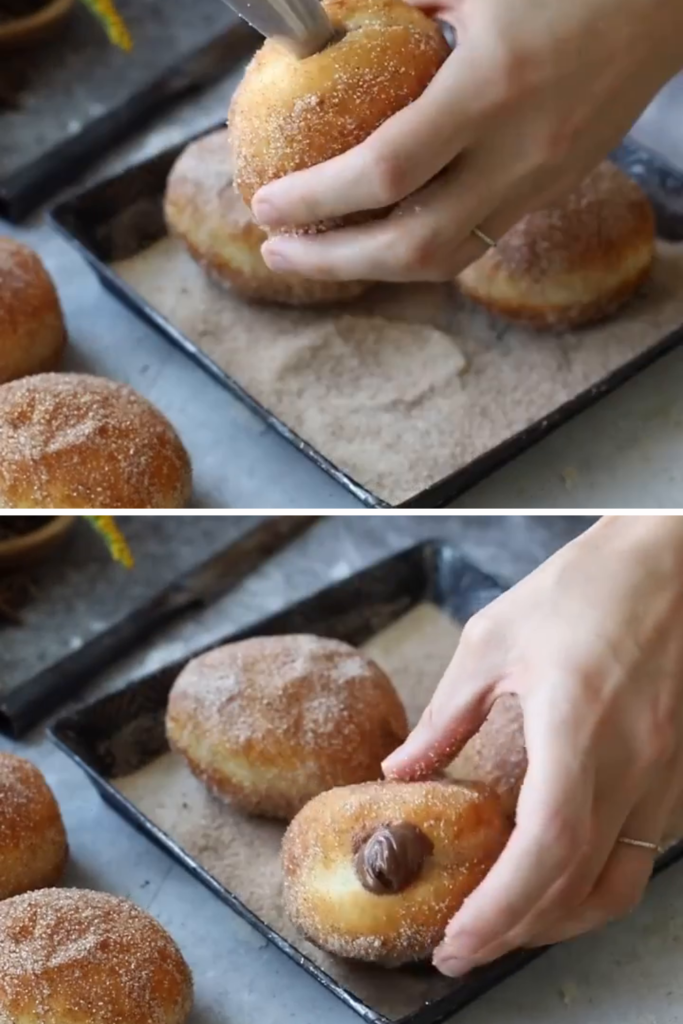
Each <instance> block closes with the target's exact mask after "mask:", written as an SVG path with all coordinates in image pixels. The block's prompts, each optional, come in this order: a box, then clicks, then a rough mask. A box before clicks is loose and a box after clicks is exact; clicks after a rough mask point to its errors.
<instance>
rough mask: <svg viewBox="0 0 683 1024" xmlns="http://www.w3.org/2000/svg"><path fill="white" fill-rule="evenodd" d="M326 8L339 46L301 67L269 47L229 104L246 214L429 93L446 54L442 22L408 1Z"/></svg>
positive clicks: (355, 1) (343, 2)
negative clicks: (275, 186) (278, 185)
mask: <svg viewBox="0 0 683 1024" xmlns="http://www.w3.org/2000/svg"><path fill="white" fill-rule="evenodd" d="M323 6H324V8H325V10H326V11H327V14H328V16H329V18H330V20H331V22H332V24H333V26H334V27H335V29H336V30H337V33H338V38H337V39H336V40H335V41H333V42H332V43H331V44H330V45H329V46H328V47H327V48H326V49H324V50H323V51H322V52H321V53H316V54H314V55H313V56H312V57H307V58H305V59H304V60H297V59H296V58H295V57H293V56H292V55H291V54H290V53H289V52H288V51H287V50H285V49H284V48H283V47H281V46H279V45H278V43H277V42H275V41H273V40H268V41H267V42H266V43H265V44H264V45H263V46H262V47H261V49H260V50H259V51H258V53H257V54H256V56H255V57H254V58H253V60H252V62H251V63H250V65H249V67H248V68H247V71H246V74H245V76H244V78H243V80H242V82H241V84H240V86H239V88H238V89H237V91H236V93H235V96H234V98H233V101H232V105H231V107H230V116H229V124H230V132H231V137H232V141H233V145H234V150H235V181H236V184H237V188H238V190H239V192H240V194H241V196H242V198H243V199H244V201H245V203H246V204H247V205H248V206H251V201H252V199H253V197H254V195H255V193H256V192H257V191H258V189H259V188H261V187H262V186H263V185H266V184H267V183H268V182H270V181H273V180H274V179H276V178H282V177H284V176H285V175H287V174H291V173H292V172H293V171H299V170H303V169H304V168H306V167H312V166H314V165H315V164H319V163H323V161H325V160H330V159H331V158H332V157H335V156H338V155H339V154H341V153H344V152H346V150H348V149H351V148H352V147H353V146H356V145H358V144H359V143H360V142H363V141H364V140H365V139H366V138H367V137H368V136H369V135H371V134H372V132H374V131H375V130H376V129H377V128H379V126H380V125H381V124H382V123H383V122H384V121H386V120H387V119H388V118H390V117H391V116H392V115H393V114H396V113H397V112H398V111H399V110H401V109H402V108H403V107H406V106H407V105H408V104H409V103H412V102H413V101H414V100H416V99H417V98H418V97H419V96H420V95H421V94H422V93H423V92H424V90H425V89H426V87H427V86H428V85H429V83H430V81H431V80H432V78H433V77H434V75H435V74H436V72H437V71H438V70H439V68H440V66H441V65H442V64H443V62H444V60H445V59H446V57H447V56H448V53H449V47H448V44H447V43H446V40H445V38H444V36H443V33H442V32H441V30H440V28H439V26H438V25H437V24H436V22H435V21H432V20H431V19H430V18H428V17H427V16H426V15H425V14H423V13H422V11H420V10H418V9H417V8H416V7H411V6H409V5H408V4H406V3H403V0H323ZM325 226H326V225H316V228H317V229H320V228H322V227H325ZM327 226H332V225H327ZM304 227H305V225H304Z"/></svg>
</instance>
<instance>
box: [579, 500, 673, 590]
mask: <svg viewBox="0 0 683 1024" xmlns="http://www.w3.org/2000/svg"><path fill="white" fill-rule="evenodd" d="M588 532H589V533H593V532H594V535H595V537H596V539H598V540H602V541H603V542H604V543H607V544H610V545H612V546H614V548H615V554H619V553H621V554H622V555H623V557H624V558H628V559H637V558H639V557H643V558H647V559H648V560H651V561H652V566H653V568H655V567H656V566H657V565H658V566H660V567H661V569H662V570H663V571H666V570H673V571H674V572H676V573H677V574H680V576H679V578H680V588H681V591H682V592H683V516H628V515H622V516H603V517H602V519H600V520H599V521H598V522H597V523H596V524H595V526H594V527H593V528H592V530H590V531H588Z"/></svg>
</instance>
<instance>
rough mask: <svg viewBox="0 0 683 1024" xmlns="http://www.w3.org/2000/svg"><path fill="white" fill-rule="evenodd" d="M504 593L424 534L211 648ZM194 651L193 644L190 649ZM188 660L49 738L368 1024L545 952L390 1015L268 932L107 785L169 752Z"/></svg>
mask: <svg viewBox="0 0 683 1024" xmlns="http://www.w3.org/2000/svg"><path fill="white" fill-rule="evenodd" d="M502 591H503V588H502V586H501V585H500V584H499V583H498V582H497V581H496V580H494V579H492V578H491V577H489V576H486V575H485V574H484V573H482V572H481V571H480V570H479V569H477V568H475V567H474V566H473V565H471V564H470V563H468V562H467V561H466V560H465V559H463V558H462V556H461V555H460V554H459V552H458V551H457V549H456V548H454V547H452V546H450V545H448V544H444V543H440V542H434V541H428V542H426V543H422V544H419V545H417V546H415V547H412V548H409V549H408V550H406V551H403V552H400V553H399V554H397V555H394V556H392V557H391V558H388V559H387V560H385V561H383V562H380V563H378V564H376V565H374V566H371V567H370V568H369V569H366V570H365V571H363V572H361V573H359V574H357V575H354V576H351V577H349V578H348V579H346V580H343V581H342V582H339V583H336V584H334V585H332V586H331V587H328V588H326V589H325V590H322V591H320V592H319V593H317V594H315V595H313V596H312V597H310V598H308V599H306V600H304V601H302V602H300V603H299V604H296V605H294V606H292V607H290V608H288V609H285V610H284V611H281V612H279V613H277V614H276V615H273V616H271V617H269V618H267V619H265V620H264V621H262V622H259V623H257V624H256V625H252V626H250V627H249V628H247V629H245V630H241V631H240V632H239V633H233V634H231V635H228V636H226V637H224V638H223V639H222V640H219V641H216V642H215V643H213V644H212V645H211V646H212V647H213V646H217V645H219V644H220V643H225V642H227V641H228V640H237V639H243V638H246V637H250V636H255V635H259V634H271V635H272V634H283V633H298V632H307V633H314V634H319V635H324V636H329V637H336V638H338V639H342V640H345V641H347V642H348V643H351V644H354V645H361V644H363V643H365V642H367V641H368V640H369V639H370V638H371V637H372V636H374V635H375V634H376V633H379V632H381V631H382V630H384V629H386V628H387V627H388V626H390V625H391V624H392V623H393V622H395V621H396V619H398V618H399V617H401V616H403V615H405V614H406V613H407V612H408V611H410V609H411V608H413V607H414V606H415V605H417V604H419V603H420V602H422V601H430V602H432V603H434V604H436V605H437V606H438V607H439V608H440V609H441V610H442V611H445V612H447V613H448V614H449V615H450V616H451V617H452V618H454V619H455V620H456V621H457V622H459V623H460V624H464V623H465V622H466V621H467V619H468V618H470V617H471V616H472V615H473V614H474V613H475V612H477V611H478V610H479V609H480V608H483V607H484V606H485V605H486V604H488V603H489V602H490V601H492V600H493V599H494V598H495V597H497V596H498V595H499V594H500V593H502ZM206 649H208V648H206ZM197 653H198V652H193V654H192V657H194V656H196V654H197ZM188 660H190V658H189V657H185V658H183V659H181V660H178V661H176V662H174V663H173V664H172V665H169V666H167V667H165V668H163V669H161V670H159V671H157V672H154V673H152V674H150V675H147V676H145V677H143V678H140V679H137V680H135V681H134V682H132V683H130V684H129V685H128V686H126V687H125V688H124V689H122V690H120V691H118V692H116V693H113V694H110V695H109V696H107V697H104V698H103V699H101V700H98V701H97V702H95V703H93V704H91V705H89V706H87V707H85V708H82V709H81V710H79V711H77V712H76V713H75V714H73V715H70V716H68V717H65V718H62V719H60V720H59V721H58V722H57V723H56V724H55V725H54V726H53V728H52V730H51V731H50V737H51V739H52V740H53V742H55V743H56V745H57V746H58V747H59V748H60V749H61V750H62V751H64V753H66V754H67V755H68V756H69V757H70V758H71V759H72V760H73V761H75V762H76V764H77V765H78V766H79V767H80V768H81V769H83V771H84V772H85V773H86V774H87V775H88V777H89V778H90V780H91V782H92V783H93V784H94V786H95V788H96V789H97V790H98V792H99V793H100V795H101V796H102V797H103V799H104V800H105V801H106V802H107V803H108V804H109V805H111V806H112V807H113V808H114V810H115V811H117V813H119V814H120V815H121V816H122V817H123V818H124V819H125V820H126V821H128V822H129V823H130V824H131V825H133V826H134V827H135V828H136V829H138V830H139V831H140V832H142V833H143V834H144V835H146V836H147V837H148V838H149V839H151V840H152V841H153V842H154V843H155V844H156V845H158V846H160V847H161V848H162V849H163V850H165V851H166V852H167V853H168V854H169V855H170V856H171V857H173V858H174V859H175V860H176V861H178V862H179V863H180V864H182V865H183V867H185V868H186V869H187V870H188V871H189V872H190V873H191V874H192V875H193V876H194V877H196V878H197V879H199V881H201V882H202V883H203V884H204V885H205V886H206V887H207V888H208V889H210V890H211V891H212V892H213V893H214V894H215V895H216V896H218V898H219V899H220V900H222V901H223V902H224V903H226V904H227V905H228V906H229V907H231V909H232V910H234V911H235V912H236V913H237V914H238V915H239V916H240V917H242V918H243V919H244V920H245V921H247V922H248V923H249V924H251V925H252V926H253V927H254V928H256V929H257V930H258V931H259V932H260V933H261V934H262V935H263V936H264V937H265V938H266V939H268V940H269V941H270V942H272V943H273V944H274V945H275V946H277V947H278V948H279V949H280V950H281V951H282V952H283V953H285V954H286V955H287V956H289V957H290V958H291V959H292V960H293V961H294V962H295V963H297V964H298V965H299V966H300V967H301V968H302V969H303V970H305V971H306V972H307V973H308V974H309V975H311V976H312V977H313V978H315V979H316V980H317V981H319V982H320V983H321V984H322V985H323V986H324V987H325V988H326V989H328V991H330V992H331V993H333V994H334V995H335V996H337V997H338V998H339V999H341V1000H342V1001H343V1002H344V1003H345V1004H346V1005H348V1006H349V1007H351V1009H353V1010H354V1011H355V1012H356V1013H357V1014H359V1015H360V1017H362V1018H363V1019H364V1020H365V1021H368V1022H371V1024H440V1022H441V1021H444V1020H445V1019H446V1018H448V1017H450V1016H451V1015H452V1014H454V1013H456V1012H457V1011H459V1010H461V1009H462V1008H463V1007H465V1006H466V1005H467V1004H468V1003H470V1002H472V1001H473V1000H474V999H477V998H478V997H479V996H481V995H483V994H484V993H485V992H487V991H489V990H490V989H491V988H493V987H494V986H495V985H497V984H499V983H500V982H501V981H503V980H504V979H505V978H507V977H509V976H511V975H512V974H514V973H516V972H517V971H518V970H520V969H521V968H522V967H524V966H525V965H526V964H528V963H530V962H531V961H532V960H534V959H535V958H536V957H538V956H541V955H542V953H543V952H544V951H543V950H530V951H522V952H518V953H514V954H512V955H510V956H508V957H505V958H503V959H502V960H500V961H498V962H496V963H494V964H490V965H488V966H486V967H482V968H479V969H478V970H477V971H475V972H472V974H471V975H469V976H468V977H467V978H465V979H461V980H459V981H455V980H454V981H453V986H452V989H449V990H448V992H447V994H446V995H439V996H438V997H437V998H434V999H433V1000H430V1001H427V1002H425V1003H424V1004H423V1005H422V1006H421V1007H420V1008H419V1009H418V1010H417V1011H416V1012H413V1013H410V1014H408V1015H407V1016H404V1017H402V1018H400V1019H399V1021H398V1022H397V1021H396V1020H391V1019H389V1018H388V1017H386V1016H384V1015H383V1014H382V1013H380V1012H378V1011H377V1010H376V1009H373V1007H372V1006H370V1005H368V1004H367V1003H364V1002H362V1001H361V1000H359V999H358V997H357V996H355V995H354V994H353V993H352V992H350V991H348V990H347V989H345V988H344V987H343V986H341V985H340V984H339V983H338V982H337V981H336V980H335V979H333V978H332V977H331V976H330V975H329V974H328V973H327V972H325V971H324V970H322V969H321V968H320V967H318V966H317V965H316V964H315V963H313V962H312V961H311V960H309V959H308V958H307V957H306V956H305V955H304V954H302V953H301V952H300V951H299V950H297V949H296V948H295V947H293V946H292V945H291V944H290V943H289V942H288V941H287V940H285V939H284V938H283V937H282V936H281V935H279V934H278V933H277V932H275V931H273V929H271V928H270V927H269V926H268V925H267V924H266V923H265V922H263V921H262V920H261V919H259V918H258V917H257V916H256V915H255V914H254V913H252V911H250V909H249V908H248V907H247V906H245V905H244V904H243V903H242V902H241V901H240V900H239V899H238V898H237V897H236V896H235V895H233V894H232V893H230V892H229V891H228V890H227V889H226V888H224V887H223V886H222V885H221V884H220V883H219V882H218V881H217V880H216V879H215V878H214V877H212V876H211V875H210V874H209V873H208V872H207V871H206V870H205V869H204V868H202V867H201V866H200V865H199V864H198V863H197V862H196V861H195V860H194V859H193V858H192V857H190V856H189V855H188V854H187V853H186V852H185V851H184V850H183V849H182V847H180V846H179V845H178V844H176V843H175V842H174V841H173V840H172V839H171V838H170V837H169V836H168V835H166V834H165V833H164V832H163V831H162V830H161V829H159V828H158V827H157V826H155V825H154V824H153V823H152V822H151V821H150V820H149V819H148V818H147V817H146V816H145V815H143V814H142V813H141V812H140V811H139V810H138V809H137V808H136V807H135V806H134V805H133V804H132V803H131V802H130V801H128V800H127V799H126V798H125V797H124V796H123V795H122V794H121V793H120V792H119V791H118V790H117V789H116V788H115V786H114V785H113V784H112V780H113V779H115V778H116V777H117V775H118V776H121V775H127V774H130V773H132V772H135V771H137V770H139V769H140V768H142V767H144V766H146V765H148V764H150V763H151V762H152V761H154V760H156V759H157V758H158V757H159V756H161V755H162V754H164V753H166V751H167V749H168V747H167V743H166V738H165V734H164V712H165V708H166V704H167V699H168V694H169V691H170V689H171V686H172V684H173V682H174V680H175V679H176V677H177V675H178V673H179V672H180V671H181V669H182V668H183V667H184V666H185V664H187V661H188ZM137 726H140V727H139V728H138V727H137ZM135 737H137V739H135ZM681 856H683V843H680V844H678V845H677V846H676V847H674V848H672V849H670V850H668V851H667V853H666V854H664V855H663V856H662V857H661V858H660V859H659V861H658V863H657V868H656V870H658V871H659V870H662V869H663V868H665V867H667V866H669V865H670V864H672V863H673V862H674V861H676V860H678V859H679V858H680V857H681ZM387 984H388V985H390V984H391V974H390V973H388V974H387Z"/></svg>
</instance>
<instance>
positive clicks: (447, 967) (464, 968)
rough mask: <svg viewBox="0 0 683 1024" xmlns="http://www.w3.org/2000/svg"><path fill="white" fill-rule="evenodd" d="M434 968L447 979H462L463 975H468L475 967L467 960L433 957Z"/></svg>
mask: <svg viewBox="0 0 683 1024" xmlns="http://www.w3.org/2000/svg"><path fill="white" fill-rule="evenodd" d="M433 962H434V966H435V967H436V969H437V971H440V972H441V974H446V975H447V976H448V977H449V978H462V977H463V975H465V974H469V973H470V971H471V970H472V969H473V967H474V966H476V965H475V964H474V963H472V962H471V961H469V960H457V959H454V958H453V957H437V956H435V957H434V961H433Z"/></svg>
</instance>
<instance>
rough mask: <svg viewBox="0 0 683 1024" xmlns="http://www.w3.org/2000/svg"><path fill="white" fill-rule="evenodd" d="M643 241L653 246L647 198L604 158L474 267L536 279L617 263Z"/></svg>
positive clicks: (650, 215)
mask: <svg viewBox="0 0 683 1024" xmlns="http://www.w3.org/2000/svg"><path fill="white" fill-rule="evenodd" d="M642 245H645V246H650V247H652V246H654V215H653V212H652V207H651V206H650V203H649V200H648V198H647V196H646V195H645V193H644V192H643V190H642V189H641V188H640V186H639V185H637V184H636V183H635V182H634V181H632V180H631V179H630V178H628V177H627V176H626V175H625V174H624V173H623V172H622V171H620V170H619V168H618V167H616V166H615V165H614V164H612V163H610V162H609V161H605V162H603V163H601V164H600V165H599V166H598V167H597V168H596V169H595V171H593V173H592V174H590V175H589V176H588V177H587V178H586V179H585V180H584V181H583V182H582V183H581V185H579V187H578V188H577V189H575V191H573V192H572V193H571V194H570V195H569V196H567V197H566V198H565V199H564V200H563V201H562V202H559V203H556V204H554V205H553V206H550V207H548V208H546V209H543V210H539V211H537V212H535V213H530V214H528V215H527V216H526V217H524V218H523V219H522V220H521V221H520V222H519V223H518V224H516V225H515V227H513V228H512V230H510V231H508V233H507V234H506V235H505V236H504V237H503V238H502V239H501V240H500V241H499V242H498V245H497V246H496V248H495V249H491V250H490V251H489V252H488V253H487V254H486V255H485V256H484V257H482V259H481V260H479V261H478V263H477V264H473V267H477V266H478V265H481V267H482V269H483V268H484V267H486V268H487V269H491V270H495V269H496V268H504V270H505V271H506V273H508V274H509V275H511V276H513V277H520V278H521V277H529V276H530V277H532V278H534V279H535V280H538V279H542V278H548V277H554V276H557V275H562V274H571V273H574V272H580V271H582V270H588V269H590V268H591V267H593V266H595V265H596V264H597V265H605V266H607V267H610V266H612V265H614V263H618V264H621V263H622V262H623V261H624V259H627V258H628V256H629V255H630V252H631V251H632V247H634V246H635V247H636V250H637V253H639V249H640V246H642ZM465 273H467V271H465Z"/></svg>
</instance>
